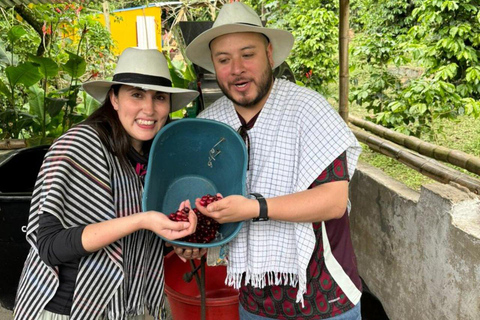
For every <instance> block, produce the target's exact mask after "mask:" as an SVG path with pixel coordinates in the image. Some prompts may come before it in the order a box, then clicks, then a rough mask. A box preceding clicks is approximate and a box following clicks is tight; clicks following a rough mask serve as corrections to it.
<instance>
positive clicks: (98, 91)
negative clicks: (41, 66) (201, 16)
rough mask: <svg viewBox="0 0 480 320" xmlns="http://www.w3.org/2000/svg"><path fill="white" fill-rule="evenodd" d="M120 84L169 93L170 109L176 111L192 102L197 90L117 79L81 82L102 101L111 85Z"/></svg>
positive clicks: (95, 97) (88, 91) (87, 90)
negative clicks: (119, 80)
mask: <svg viewBox="0 0 480 320" xmlns="http://www.w3.org/2000/svg"><path fill="white" fill-rule="evenodd" d="M115 84H121V85H127V86H132V87H139V88H142V89H145V90H154V91H160V92H167V93H171V99H172V103H171V106H172V108H171V111H172V112H174V111H177V110H180V109H182V108H184V107H186V106H187V105H188V104H189V103H190V102H192V101H193V100H194V99H195V98H196V97H197V96H198V94H199V93H198V92H197V91H195V90H188V89H181V88H173V87H165V86H156V85H150V84H141V85H140V84H138V83H126V82H118V81H107V80H95V81H89V82H85V83H84V84H82V87H83V89H84V90H85V91H86V92H87V93H88V94H89V95H91V96H92V97H93V98H94V99H95V100H97V101H99V102H100V103H103V102H104V101H105V98H106V97H107V94H108V92H109V91H110V88H111V87H112V85H115Z"/></svg>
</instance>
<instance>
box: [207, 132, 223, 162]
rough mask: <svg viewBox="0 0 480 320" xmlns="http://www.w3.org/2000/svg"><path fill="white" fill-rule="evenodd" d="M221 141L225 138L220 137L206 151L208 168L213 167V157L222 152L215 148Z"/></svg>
mask: <svg viewBox="0 0 480 320" xmlns="http://www.w3.org/2000/svg"><path fill="white" fill-rule="evenodd" d="M223 141H225V138H223V137H222V138H221V139H220V140H219V141H218V142H217V143H216V144H215V145H214V146H213V147H212V148H211V149H210V152H209V153H208V162H207V165H208V166H209V167H210V168H213V162H212V161H215V158H216V157H217V156H218V155H219V154H220V153H222V151H221V150H218V149H215V148H216V147H217V146H218V145H219V144H220V143H222V142H223Z"/></svg>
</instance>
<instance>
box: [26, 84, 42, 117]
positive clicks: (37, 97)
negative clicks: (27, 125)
mask: <svg viewBox="0 0 480 320" xmlns="http://www.w3.org/2000/svg"><path fill="white" fill-rule="evenodd" d="M28 104H29V106H30V110H29V112H30V114H31V115H33V116H34V117H35V120H34V121H35V123H37V124H38V125H40V126H42V124H43V118H44V117H45V116H46V114H45V108H44V103H43V89H41V88H40V87H39V86H37V85H35V86H31V87H30V88H29V89H28Z"/></svg>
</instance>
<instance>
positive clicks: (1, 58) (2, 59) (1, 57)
mask: <svg viewBox="0 0 480 320" xmlns="http://www.w3.org/2000/svg"><path fill="white" fill-rule="evenodd" d="M0 63H1V64H3V65H9V64H12V63H11V62H10V59H9V57H8V54H7V50H5V46H4V45H3V43H2V42H0Z"/></svg>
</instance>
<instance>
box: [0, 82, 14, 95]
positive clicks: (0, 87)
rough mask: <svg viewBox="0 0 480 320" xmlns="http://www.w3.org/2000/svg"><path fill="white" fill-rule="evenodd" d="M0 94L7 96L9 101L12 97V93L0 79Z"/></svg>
mask: <svg viewBox="0 0 480 320" xmlns="http://www.w3.org/2000/svg"><path fill="white" fill-rule="evenodd" d="M0 92H1V93H3V94H4V95H5V96H7V97H8V98H9V99H10V98H11V96H12V92H11V91H10V89H8V87H7V86H6V85H5V83H3V81H2V80H1V79H0Z"/></svg>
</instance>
